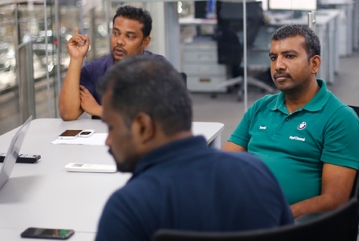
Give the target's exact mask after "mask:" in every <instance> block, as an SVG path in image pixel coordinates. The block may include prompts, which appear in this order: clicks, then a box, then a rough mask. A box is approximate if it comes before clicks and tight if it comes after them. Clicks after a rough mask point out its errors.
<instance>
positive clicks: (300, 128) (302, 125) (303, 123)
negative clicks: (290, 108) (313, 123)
mask: <svg viewBox="0 0 359 241" xmlns="http://www.w3.org/2000/svg"><path fill="white" fill-rule="evenodd" d="M305 127H307V123H305V122H304V121H303V122H302V123H300V124H299V125H298V126H297V129H298V130H300V131H301V130H304V129H305Z"/></svg>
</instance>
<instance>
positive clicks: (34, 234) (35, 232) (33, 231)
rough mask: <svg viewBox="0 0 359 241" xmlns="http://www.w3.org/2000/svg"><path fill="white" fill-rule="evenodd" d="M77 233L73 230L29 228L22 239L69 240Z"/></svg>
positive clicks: (22, 234) (22, 235)
mask: <svg viewBox="0 0 359 241" xmlns="http://www.w3.org/2000/svg"><path fill="white" fill-rule="evenodd" d="M74 233H75V231H74V230H72V229H52V228H33V227H30V228H27V229H26V230H25V231H24V232H22V233H21V237H22V238H41V239H68V238H69V237H71V236H72V235H73V234H74Z"/></svg>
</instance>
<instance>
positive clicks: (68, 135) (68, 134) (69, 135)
mask: <svg viewBox="0 0 359 241" xmlns="http://www.w3.org/2000/svg"><path fill="white" fill-rule="evenodd" d="M81 131H82V130H66V131H64V132H63V133H61V135H59V136H58V138H59V139H66V140H68V139H74V138H76V137H78V135H79V134H80V133H81Z"/></svg>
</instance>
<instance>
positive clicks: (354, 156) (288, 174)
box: [228, 79, 359, 204]
mask: <svg viewBox="0 0 359 241" xmlns="http://www.w3.org/2000/svg"><path fill="white" fill-rule="evenodd" d="M317 82H318V84H319V86H320V90H319V91H318V93H317V94H316V95H315V96H314V97H313V99H312V100H311V101H310V102H309V103H308V104H306V105H305V106H304V107H303V108H301V109H299V110H297V111H295V112H294V113H292V114H289V112H288V110H287V108H286V106H285V103H284V94H283V93H282V92H281V93H279V94H276V95H266V96H264V97H263V98H261V99H259V100H257V101H256V102H255V103H254V104H253V106H251V107H250V108H249V109H248V111H247V112H246V113H245V115H244V117H243V119H242V121H241V122H240V123H239V125H238V126H237V128H236V130H235V131H234V132H233V133H232V135H231V137H230V138H229V140H228V141H230V142H233V143H235V144H237V145H239V146H242V147H244V148H246V149H247V150H248V152H250V153H252V154H254V155H256V156H257V157H259V158H260V159H261V160H263V161H264V162H265V163H266V164H267V165H268V167H269V169H271V170H272V172H273V173H274V175H275V176H276V177H277V179H278V181H279V183H280V185H281V187H282V189H283V191H284V194H285V195H286V198H287V200H288V202H289V204H293V203H297V202H299V201H302V200H305V199H308V198H311V197H314V196H318V195H320V193H321V181H322V167H323V162H326V163H330V164H334V165H339V166H345V167H350V168H354V169H358V167H359V119H358V116H357V115H356V113H355V112H354V111H353V110H352V108H350V107H348V106H347V105H346V104H344V103H343V102H341V101H340V100H339V99H338V98H337V97H336V96H334V95H333V94H332V93H331V92H330V91H329V90H328V89H327V87H326V84H325V82H324V81H323V80H321V79H317Z"/></svg>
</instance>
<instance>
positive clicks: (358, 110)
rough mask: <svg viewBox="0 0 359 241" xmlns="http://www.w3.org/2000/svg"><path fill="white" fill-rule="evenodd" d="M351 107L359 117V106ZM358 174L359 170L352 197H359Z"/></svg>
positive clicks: (358, 173) (358, 174)
mask: <svg viewBox="0 0 359 241" xmlns="http://www.w3.org/2000/svg"><path fill="white" fill-rule="evenodd" d="M349 107H351V108H353V110H354V111H355V112H356V113H357V115H358V117H359V106H353V105H349ZM358 176H359V172H358V171H357V174H356V176H355V180H354V184H353V188H352V192H351V194H350V197H356V198H358V199H359V177H358Z"/></svg>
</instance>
